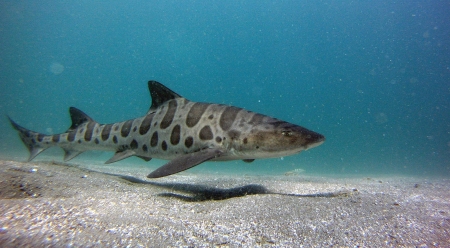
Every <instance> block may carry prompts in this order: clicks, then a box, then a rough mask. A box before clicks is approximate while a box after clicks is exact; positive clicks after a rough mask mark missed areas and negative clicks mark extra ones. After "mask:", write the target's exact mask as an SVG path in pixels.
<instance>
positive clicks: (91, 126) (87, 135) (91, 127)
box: [69, 121, 95, 141]
mask: <svg viewBox="0 0 450 248" xmlns="http://www.w3.org/2000/svg"><path fill="white" fill-rule="evenodd" d="M94 127H95V122H93V121H91V122H88V124H87V126H86V132H85V133H84V140H86V141H91V139H92V133H93V132H94ZM69 135H70V134H69Z"/></svg>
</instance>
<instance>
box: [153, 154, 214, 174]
mask: <svg viewBox="0 0 450 248" xmlns="http://www.w3.org/2000/svg"><path fill="white" fill-rule="evenodd" d="M222 154H223V152H222V150H220V149H213V148H208V149H204V150H201V151H198V152H194V153H189V154H185V155H181V156H179V157H178V158H175V159H173V160H171V161H170V162H169V163H167V164H165V165H163V166H161V167H159V168H158V169H156V170H155V171H153V172H152V173H150V174H149V175H148V176H147V177H148V178H158V177H165V176H168V175H172V174H175V173H178V172H181V171H184V170H187V169H189V168H192V167H194V166H196V165H198V164H201V163H203V162H205V161H208V160H211V159H213V158H217V157H220V156H221V155H222Z"/></svg>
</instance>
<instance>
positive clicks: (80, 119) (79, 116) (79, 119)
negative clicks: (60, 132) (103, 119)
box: [67, 107, 95, 132]
mask: <svg viewBox="0 0 450 248" xmlns="http://www.w3.org/2000/svg"><path fill="white" fill-rule="evenodd" d="M69 113H70V118H71V119H72V126H70V127H69V129H68V130H67V132H69V131H72V130H75V129H77V127H78V126H79V125H81V124H83V123H86V122H90V121H92V122H95V121H94V120H93V119H92V118H91V117H89V116H88V115H87V114H85V113H84V112H83V111H81V110H79V109H77V108H75V107H70V108H69Z"/></svg>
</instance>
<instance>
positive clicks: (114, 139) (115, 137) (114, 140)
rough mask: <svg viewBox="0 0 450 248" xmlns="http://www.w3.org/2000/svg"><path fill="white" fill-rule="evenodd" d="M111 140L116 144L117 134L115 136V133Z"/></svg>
mask: <svg viewBox="0 0 450 248" xmlns="http://www.w3.org/2000/svg"><path fill="white" fill-rule="evenodd" d="M113 142H114V144H117V142H118V141H117V136H115V135H114V136H113Z"/></svg>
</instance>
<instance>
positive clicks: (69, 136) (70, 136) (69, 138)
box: [67, 131, 77, 142]
mask: <svg viewBox="0 0 450 248" xmlns="http://www.w3.org/2000/svg"><path fill="white" fill-rule="evenodd" d="M76 134H77V132H76V131H70V132H69V133H68V134H67V141H69V142H73V141H74V140H75V135H76Z"/></svg>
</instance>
